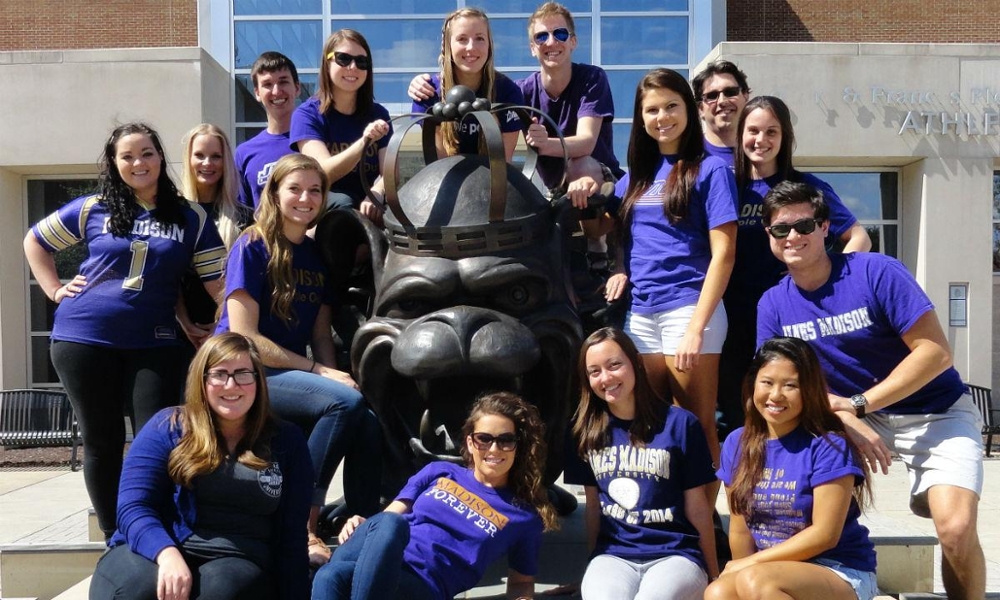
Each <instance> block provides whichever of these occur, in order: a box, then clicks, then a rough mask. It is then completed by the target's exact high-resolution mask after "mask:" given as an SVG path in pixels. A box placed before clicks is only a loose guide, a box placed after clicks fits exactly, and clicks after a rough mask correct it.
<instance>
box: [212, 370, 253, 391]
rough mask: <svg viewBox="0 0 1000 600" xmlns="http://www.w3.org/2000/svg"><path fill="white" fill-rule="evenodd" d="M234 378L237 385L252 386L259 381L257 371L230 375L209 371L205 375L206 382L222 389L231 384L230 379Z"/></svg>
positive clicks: (225, 372) (228, 373) (235, 372)
mask: <svg viewBox="0 0 1000 600" xmlns="http://www.w3.org/2000/svg"><path fill="white" fill-rule="evenodd" d="M230 377H232V378H233V381H235V382H236V385H240V386H243V385H250V384H251V383H254V382H255V381H257V371H234V372H232V373H230V372H229V371H209V372H208V373H205V381H206V382H207V383H208V384H209V385H217V386H220V387H223V386H225V385H226V384H227V383H229V378H230Z"/></svg>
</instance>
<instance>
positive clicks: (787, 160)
mask: <svg viewBox="0 0 1000 600" xmlns="http://www.w3.org/2000/svg"><path fill="white" fill-rule="evenodd" d="M755 110H766V111H768V112H769V113H771V114H772V115H773V116H774V118H775V119H777V121H778V127H779V128H781V145H780V146H779V147H778V154H777V156H775V161H776V162H777V166H778V170H777V171H775V175H777V176H778V179H779V181H785V180H786V179H791V180H793V181H797V180H798V179H799V174H798V172H797V171H796V170H795V167H793V166H792V153H794V152H795V129H794V128H793V127H792V114H791V112H790V111H789V110H788V105H787V104H785V102H784V101H783V100H782V99H781V98H776V97H774V96H757V97H755V98H752V99H751V100H750V101H749V102H747V103H746V106H744V107H743V112H741V113H740V118H739V121H737V125H736V131H738V132H739V133H738V134H737V135H738V136H739V141H738V142H737V150H736V165H735V166H736V186H737V189H739V191H740V193H741V194H742V193H743V192H744V190H746V189H747V188H749V186H750V182H751V181H752V180H753V175H752V173H753V165H751V164H750V157H749V156H747V153H746V151H745V150H743V129H744V128H745V127H746V123H747V117H749V116H750V113H752V112H753V111H755Z"/></svg>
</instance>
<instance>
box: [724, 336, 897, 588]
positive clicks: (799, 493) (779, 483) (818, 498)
mask: <svg viewBox="0 0 1000 600" xmlns="http://www.w3.org/2000/svg"><path fill="white" fill-rule="evenodd" d="M827 390H828V388H827V385H826V380H825V378H824V377H823V370H822V367H821V366H820V362H819V359H818V358H817V357H816V353H815V352H814V351H813V349H812V347H811V346H810V345H809V342H805V341H803V340H800V339H798V338H790V337H778V338H772V339H770V340H767V341H766V342H764V343H763V344H762V345H761V347H760V350H759V351H758V352H757V355H756V356H755V357H754V359H753V361H752V363H751V365H750V369H749V370H748V371H747V375H746V378H745V379H744V382H743V396H744V397H745V398H746V404H747V416H746V421H744V426H743V427H741V428H739V429H737V430H736V431H734V432H733V433H732V434H730V436H729V437H728V438H727V439H726V443H725V447H724V448H723V451H722V466H721V467H720V469H719V472H718V474H719V478H720V479H722V480H723V481H724V482H725V484H726V496H727V497H728V500H729V508H730V513H731V516H730V521H729V545H730V547H731V548H732V551H733V560H731V561H729V563H728V564H727V565H726V568H725V570H724V571H723V572H722V575H721V576H720V577H719V579H718V580H717V581H715V582H714V583H712V585H711V586H709V588H708V590H707V591H706V592H705V599H706V600H730V599H734V598H735V599H737V600H749V599H751V598H782V597H784V598H829V599H830V600H871V598H873V597H874V596H875V595H876V594H877V593H878V587H877V585H876V581H875V566H876V564H875V562H876V561H875V558H876V557H875V546H874V545H873V544H872V542H871V540H870V539H869V537H868V529H867V528H865V526H864V525H862V524H860V523H859V522H858V518H859V517H860V516H861V509H862V508H863V507H864V506H865V504H868V503H870V502H871V499H872V494H871V487H870V486H871V482H870V480H869V479H868V478H867V475H868V473H867V469H866V467H865V464H864V461H863V460H862V456H861V453H860V452H859V451H858V449H857V447H856V446H855V445H854V443H853V442H852V441H851V438H850V437H849V436H848V435H847V433H846V432H845V430H844V424H843V423H842V422H841V421H840V419H839V418H838V417H837V416H836V415H835V414H834V412H833V410H832V409H831V408H830V401H829V399H828V398H829V397H828V392H827Z"/></svg>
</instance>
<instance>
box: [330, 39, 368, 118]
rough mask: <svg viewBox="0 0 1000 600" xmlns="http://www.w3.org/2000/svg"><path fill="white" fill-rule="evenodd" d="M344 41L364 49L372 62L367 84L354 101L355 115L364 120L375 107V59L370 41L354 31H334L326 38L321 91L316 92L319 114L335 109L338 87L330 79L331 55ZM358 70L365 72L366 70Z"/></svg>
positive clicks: (361, 88) (366, 78) (366, 80)
mask: <svg viewBox="0 0 1000 600" xmlns="http://www.w3.org/2000/svg"><path fill="white" fill-rule="evenodd" d="M343 41H350V42H354V43H355V44H357V45H359V46H361V47H362V48H364V50H365V54H367V55H368V60H369V61H371V65H372V66H371V67H369V68H368V70H367V76H366V77H365V82H364V83H362V84H361V87H360V88H358V94H357V96H356V97H355V100H354V113H353V114H354V115H355V116H357V117H358V118H362V119H364V118H367V117H369V116H370V115H371V112H372V107H373V106H375V81H374V75H375V59H374V58H373V57H372V49H371V48H370V47H369V46H368V40H366V39H365V36H363V35H361V33H359V32H357V31H355V30H353V29H340V30H338V31H334V32H333V33H331V34H330V37H328V38H326V43H324V44H323V54H322V55H320V57H319V90H318V91H317V92H316V97H317V98H319V112H320V114H324V113H326V111H328V110H330V108H335V107H334V102H333V95H334V89H335V87H336V86H334V85H333V80H332V79H330V63H331V62H332V61H333V57H332V56H330V55H331V54H332V53H333V50H334V48H336V47H337V44H339V43H341V42H343ZM358 70H359V71H364V69H358Z"/></svg>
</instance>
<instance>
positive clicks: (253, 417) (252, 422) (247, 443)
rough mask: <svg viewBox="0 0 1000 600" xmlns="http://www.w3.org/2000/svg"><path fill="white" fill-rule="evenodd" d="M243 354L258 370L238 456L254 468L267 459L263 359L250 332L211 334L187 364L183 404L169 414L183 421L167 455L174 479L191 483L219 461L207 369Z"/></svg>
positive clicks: (220, 444) (271, 426)
mask: <svg viewBox="0 0 1000 600" xmlns="http://www.w3.org/2000/svg"><path fill="white" fill-rule="evenodd" d="M241 355H242V356H247V357H249V358H250V362H251V363H252V364H253V370H254V371H256V372H257V395H256V397H255V398H254V401H253V404H252V405H251V406H250V410H249V411H248V412H247V415H246V423H245V431H244V433H243V439H242V440H240V443H239V445H238V446H237V448H236V453H237V454H238V456H239V458H238V459H237V460H238V461H239V462H240V463H242V464H244V465H246V466H248V467H250V468H251V469H255V470H257V471H260V470H262V469H265V468H267V467H269V466H270V465H271V448H270V439H271V436H272V435H273V433H274V431H275V420H274V417H273V416H272V415H271V408H270V407H271V404H270V400H269V399H268V396H267V385H266V384H265V383H264V363H263V362H261V360H260V354H259V353H258V352H257V347H256V346H254V344H253V342H251V341H250V339H249V338H246V337H244V336H242V335H240V334H238V333H232V332H226V333H221V334H219V335H217V336H214V337H211V338H209V339H208V341H206V342H205V343H204V344H203V345H202V347H201V348H199V349H198V352H197V353H196V354H195V355H194V359H192V361H191V367H190V368H189V369H188V374H187V388H186V390H185V392H184V405H183V406H181V407H179V408H178V409H177V411H176V412H175V413H174V415H173V422H174V424H177V425H180V427H181V440H180V442H179V443H178V444H177V446H176V447H175V448H174V449H173V450H172V451H171V452H170V458H169V459H168V460H167V473H168V474H169V475H170V479H172V480H173V481H174V483H177V484H180V485H182V486H184V487H188V488H190V487H191V482H192V481H193V480H194V479H195V478H196V477H198V476H200V475H205V474H208V473H211V472H212V471H214V470H215V469H217V468H218V467H219V465H220V464H222V460H223V457H224V456H226V454H227V451H226V446H225V440H224V439H223V437H222V433H221V432H220V431H219V427H218V425H217V424H216V422H215V413H214V412H212V407H211V406H209V404H208V398H207V397H206V394H205V373H207V372H208V371H209V369H211V368H212V367H214V366H215V365H217V364H219V363H221V362H224V361H227V360H232V359H234V358H236V357H237V356H241Z"/></svg>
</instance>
